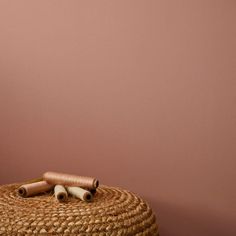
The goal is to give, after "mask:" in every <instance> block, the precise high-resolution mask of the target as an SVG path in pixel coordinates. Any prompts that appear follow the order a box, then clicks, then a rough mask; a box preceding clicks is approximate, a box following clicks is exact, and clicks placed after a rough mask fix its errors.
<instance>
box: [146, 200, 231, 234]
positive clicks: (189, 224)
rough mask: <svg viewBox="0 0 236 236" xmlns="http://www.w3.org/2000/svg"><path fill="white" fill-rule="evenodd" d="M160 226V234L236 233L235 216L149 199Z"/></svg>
mask: <svg viewBox="0 0 236 236" xmlns="http://www.w3.org/2000/svg"><path fill="white" fill-rule="evenodd" d="M148 202H149V204H150V206H151V207H152V209H153V210H154V212H155V214H156V217H157V222H158V224H159V227H160V236H223V235H225V236H231V235H232V236H233V235H236V227H235V222H234V220H235V218H234V217H229V218H228V219H226V217H225V214H221V212H216V211H212V210H211V209H209V208H207V207H202V206H201V207H200V206H196V205H195V206H194V205H192V206H190V205H186V206H181V205H177V204H170V203H167V202H162V201H155V200H148Z"/></svg>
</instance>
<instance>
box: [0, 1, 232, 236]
mask: <svg viewBox="0 0 236 236" xmlns="http://www.w3.org/2000/svg"><path fill="white" fill-rule="evenodd" d="M0 108H1V116H0V183H1V184H4V183H10V182H15V181H22V180H25V179H28V178H33V177H38V176H39V175H41V174H42V173H43V172H44V171H46V170H58V171H64V172H69V173H78V174H81V175H93V176H96V177H99V178H100V181H101V182H102V183H104V184H108V185H118V186H122V187H124V188H128V189H130V190H132V191H134V192H137V193H139V194H140V195H141V196H142V197H143V198H145V199H146V200H147V201H148V202H149V203H150V204H151V206H152V207H153V209H154V211H155V212H156V214H157V216H158V220H159V222H160V228H161V235H162V236H177V235H178V236H185V235H188V236H192V235H193V236H200V235H201V236H203V235H206V236H213V235H214V236H217V235H227V236H229V235H236V228H235V217H236V213H235V212H236V211H235V207H236V204H235V199H236V190H235V179H236V172H235V166H236V160H235V158H236V2H235V1H230V0H228V1H227V0H224V1H223V0H222V1H213V0H212V1H210V0H208V1H197V0H196V1H174V0H172V1H150V0H147V1H137V0H136V1H129V0H128V1H127V0H125V1H122V0H119V1H103V0H100V1H44V0H43V1H7V0H6V1H5V0H1V1H0Z"/></svg>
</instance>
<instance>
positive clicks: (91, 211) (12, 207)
mask: <svg viewBox="0 0 236 236" xmlns="http://www.w3.org/2000/svg"><path fill="white" fill-rule="evenodd" d="M20 185H22V183H20V184H11V185H3V186H0V235H4V236H5V235H11V236H12V235H41V234H42V235H79V236H90V235H93V236H118V235H119V236H128V235H129V236H132V235H134V236H158V226H157V224H156V219H155V215H154V214H153V212H152V210H151V208H150V207H149V206H148V205H147V203H145V202H144V201H143V200H142V199H141V198H140V197H138V196H136V195H135V194H133V193H131V192H130V191H127V190H123V189H121V188H116V187H108V186H100V187H99V188H98V189H97V193H96V194H95V196H94V199H93V201H92V202H90V203H88V202H84V201H81V200H79V199H76V198H72V197H70V198H69V200H68V202H66V203H59V202H58V201H56V200H55V198H54V196H53V195H52V194H50V193H45V194H41V195H37V196H34V197H29V198H22V197H20V196H18V193H17V190H18V188H19V186H20Z"/></svg>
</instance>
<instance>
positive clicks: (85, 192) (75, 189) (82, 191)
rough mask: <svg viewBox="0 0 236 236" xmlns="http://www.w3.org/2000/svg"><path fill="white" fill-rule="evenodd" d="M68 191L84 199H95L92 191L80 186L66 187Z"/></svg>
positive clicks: (88, 200)
mask: <svg viewBox="0 0 236 236" xmlns="http://www.w3.org/2000/svg"><path fill="white" fill-rule="evenodd" d="M66 189H67V191H68V193H70V194H71V195H72V196H74V197H77V198H79V199H81V200H82V201H86V202H90V201H92V199H93V195H92V193H90V192H89V191H88V190H85V189H82V188H80V187H66Z"/></svg>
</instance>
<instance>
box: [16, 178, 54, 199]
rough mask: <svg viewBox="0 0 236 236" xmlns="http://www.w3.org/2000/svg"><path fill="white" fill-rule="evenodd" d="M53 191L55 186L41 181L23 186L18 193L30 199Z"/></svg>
mask: <svg viewBox="0 0 236 236" xmlns="http://www.w3.org/2000/svg"><path fill="white" fill-rule="evenodd" d="M51 189H53V185H50V184H48V183H47V182H46V181H39V182H35V183H34V182H31V183H26V184H23V185H21V186H20V187H19V189H18V193H19V195H21V196H22V197H30V196H33V195H36V194H38V193H43V192H47V191H49V190H51Z"/></svg>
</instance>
